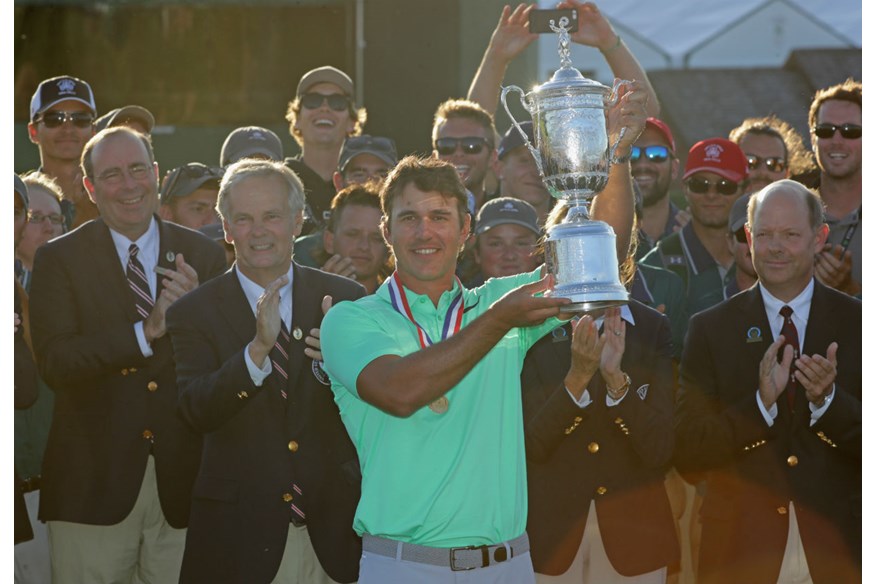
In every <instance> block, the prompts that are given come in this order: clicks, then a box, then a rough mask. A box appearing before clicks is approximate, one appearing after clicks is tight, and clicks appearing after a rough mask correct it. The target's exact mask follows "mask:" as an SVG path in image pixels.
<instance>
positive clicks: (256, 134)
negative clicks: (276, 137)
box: [249, 130, 268, 142]
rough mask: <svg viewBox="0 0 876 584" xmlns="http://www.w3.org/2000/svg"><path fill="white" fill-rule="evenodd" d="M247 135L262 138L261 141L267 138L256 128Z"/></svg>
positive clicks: (256, 138) (254, 138)
mask: <svg viewBox="0 0 876 584" xmlns="http://www.w3.org/2000/svg"><path fill="white" fill-rule="evenodd" d="M249 137H250V138H252V139H253V140H262V141H263V142H264V141H267V139H268V138H267V137H266V136H265V135H264V134H263V133H261V132H259V131H258V130H256V131H254V132H253V133H252V134H250V135H249Z"/></svg>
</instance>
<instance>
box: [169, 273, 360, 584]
mask: <svg viewBox="0 0 876 584" xmlns="http://www.w3.org/2000/svg"><path fill="white" fill-rule="evenodd" d="M292 288H293V291H292V303H293V305H292V326H291V327H290V329H291V331H292V332H293V335H292V340H291V346H290V349H289V357H290V364H289V379H288V382H287V384H286V388H285V389H286V392H287V394H288V400H284V399H283V397H282V396H281V395H280V389H281V387H280V384H279V382H278V381H277V379H276V376H273V375H269V376H268V378H267V379H265V382H264V383H263V384H262V386H261V387H256V386H255V385H254V384H253V381H252V378H251V377H250V376H249V372H248V370H247V367H246V362H245V361H244V351H245V349H246V345H247V344H248V343H249V342H250V341H252V339H253V338H254V337H255V332H256V322H255V316H254V315H253V312H252V308H251V307H250V304H249V302H248V301H247V299H246V296H245V295H244V293H243V289H242V288H241V286H240V281H239V279H238V277H237V274H236V273H235V271H234V269H232V270H229V271H228V272H226V273H225V274H224V275H222V276H220V277H219V278H216V279H215V280H214V281H212V282H210V283H209V284H208V285H206V286H202V287H201V288H199V289H198V290H196V291H195V292H193V293H192V294H190V295H188V296H186V297H185V298H183V299H181V300H180V301H179V302H177V303H176V304H175V305H174V306H173V307H172V308H171V310H170V311H168V317H167V319H168V328H169V330H170V335H171V337H172V339H173V349H174V354H175V358H176V362H177V375H178V379H179V384H180V409H181V412H182V414H183V416H184V417H185V418H186V419H187V420H188V421H189V422H191V424H192V425H193V426H194V427H195V428H197V429H198V431H199V432H201V433H202V434H203V436H204V451H203V456H202V460H201V468H200V472H199V474H198V478H197V481H196V483H195V487H194V491H193V494H192V497H193V501H192V513H191V520H190V522H189V530H188V534H187V536H186V549H185V555H184V557H183V565H182V573H181V576H180V582H185V583H194V582H204V583H220V582H228V583H232V582H233V583H240V584H258V583H266V584H267V583H269V582H271V580H273V578H274V577H275V576H276V574H277V571H278V569H279V567H280V561H281V560H282V557H283V549H284V547H285V544H286V537H287V532H288V529H289V522H290V513H291V512H290V506H289V502H288V501H287V500H286V499H288V498H289V497H290V496H291V497H293V500H294V501H296V502H299V504H300V506H301V507H303V508H304V510H305V513H306V515H307V529H308V532H309V534H310V539H311V541H312V543H313V547H314V550H315V551H316V555H317V557H318V558H319V561H320V563H321V564H322V566H323V568H324V569H325V571H326V572H327V573H328V574H329V576H331V577H332V579H334V580H336V581H338V582H351V581H353V580H356V578H357V577H358V571H359V558H360V556H361V553H362V549H361V540H360V539H359V537H358V536H357V535H356V533H355V532H354V531H353V515H354V514H355V510H356V505H357V504H358V502H359V493H360V481H361V474H360V472H359V461H358V458H357V457H356V450H355V448H354V447H353V444H352V442H351V441H350V438H349V436H348V435H347V432H346V430H345V428H344V426H343V424H342V422H341V418H340V414H339V413H338V409H337V406H336V405H335V403H334V399H333V396H332V392H331V388H330V387H329V386H328V384H327V383H328V377H327V376H326V375H325V373H323V372H322V370H321V369H319V368H318V365H317V364H316V363H315V362H314V361H313V360H312V359H310V358H309V357H307V356H306V355H305V354H304V348H305V346H306V345H305V337H306V336H307V335H308V334H309V332H310V329H312V328H318V327H319V326H320V323H321V322H322V317H323V314H322V308H321V303H322V299H323V297H324V296H325V295H326V294H328V295H331V296H332V298H333V300H334V302H340V301H342V300H355V299H357V298H359V297H361V296H363V295H364V292H365V291H364V288H362V286H360V285H359V284H357V283H355V282H354V281H352V280H349V279H347V278H342V277H340V276H335V275H332V274H327V273H324V272H321V271H319V270H315V269H312V268H306V267H302V266H299V265H298V264H294V273H293V283H292ZM296 330H300V331H301V333H302V334H301V335H300V338H296V337H298V336H299V335H297V334H294V331H296ZM293 482H294V483H295V484H296V485H297V486H299V487H300V489H301V491H302V494H301V495H299V494H298V493H296V492H295V491H294V490H293V489H292V483H293ZM302 501H303V503H301V502H302Z"/></svg>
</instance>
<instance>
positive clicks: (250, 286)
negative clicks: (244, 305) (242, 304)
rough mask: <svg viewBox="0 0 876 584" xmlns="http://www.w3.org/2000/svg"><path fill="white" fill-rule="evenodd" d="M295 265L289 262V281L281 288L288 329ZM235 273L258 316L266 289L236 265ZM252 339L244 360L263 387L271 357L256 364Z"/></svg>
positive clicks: (290, 323) (248, 344)
mask: <svg viewBox="0 0 876 584" xmlns="http://www.w3.org/2000/svg"><path fill="white" fill-rule="evenodd" d="M293 271H294V270H293V266H292V264H291V263H290V264H289V271H288V272H287V273H286V275H287V276H288V277H289V282H288V283H287V284H286V285H285V286H283V287H282V288H280V320H282V321H283V323H284V324H285V325H286V330H288V331H289V332H290V333H291V331H292V273H293ZM234 273H235V274H237V279H238V280H239V281H240V287H241V288H243V294H244V296H246V300H247V302H249V307H250V308H251V309H252V314H253V316H256V314H257V313H256V307H257V306H258V302H259V298H261V296H262V294H264V293H265V289H264V288H262V287H261V286H259V285H258V284H256V283H255V282H253V281H252V280H250V279H249V278H247V277H246V276H244V275H243V273H241V271H240V270H239V269H238V268H237V266H235V267H234ZM251 344H252V341H250V342H249V343H247V345H246V349H244V351H243V355H244V361H246V369H247V371H249V376H250V378H251V379H252V382H253V383H254V384H255V386H256V387H261V386H262V383H264V382H265V378H266V377H267V376H268V375H270V374H271V370H272V367H271V359H270V358H266V359H265V362H264V363H263V364H262V366H259V365H256V363H254V362H253V360H252V358H250V356H249V346H250V345H251Z"/></svg>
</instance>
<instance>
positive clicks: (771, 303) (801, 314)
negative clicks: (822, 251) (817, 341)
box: [758, 279, 815, 328]
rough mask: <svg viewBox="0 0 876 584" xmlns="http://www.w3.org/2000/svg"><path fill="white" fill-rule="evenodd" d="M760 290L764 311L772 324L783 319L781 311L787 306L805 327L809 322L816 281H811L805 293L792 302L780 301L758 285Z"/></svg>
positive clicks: (804, 289)
mask: <svg viewBox="0 0 876 584" xmlns="http://www.w3.org/2000/svg"><path fill="white" fill-rule="evenodd" d="M758 288H760V294H761V297H762V298H763V306H764V309H766V313H767V317H768V318H769V319H770V322H774V321H775V320H776V318H782V316H781V315H780V314H779V311H780V310H781V309H782V307H783V306H785V305H787V306H790V307H791V310H793V311H794V317H795V318H796V319H799V320H800V322H801V323H803V324H804V325H805V324H806V323H807V322H808V321H809V308H810V306H811V305H812V293H813V292H814V290H815V280H814V279H813V280H809V284H807V285H806V287H805V288H803V291H802V292H800V294H798V295H797V296H796V297H795V298H793V299H792V300H791V301H790V302H783V301H781V300H779V299H778V298H776V297H775V296H773V295H772V294H770V293H769V291H768V290H767V289H766V288H765V287H764V286H763V285H762V284H758ZM804 328H805V327H804Z"/></svg>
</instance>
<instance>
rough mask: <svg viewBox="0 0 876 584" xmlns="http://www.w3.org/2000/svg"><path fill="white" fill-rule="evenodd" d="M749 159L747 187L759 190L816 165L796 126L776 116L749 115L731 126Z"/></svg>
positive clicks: (731, 133)
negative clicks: (750, 116) (753, 116)
mask: <svg viewBox="0 0 876 584" xmlns="http://www.w3.org/2000/svg"><path fill="white" fill-rule="evenodd" d="M729 138H730V141H731V142H736V143H737V144H739V147H740V148H742V152H744V153H745V157H746V158H747V159H748V190H749V192H752V193H753V192H756V191H759V190H760V189H762V188H764V187H765V186H767V185H768V184H770V183H773V182H775V181H777V180H782V179H783V178H792V177H798V176H803V175H806V174H807V173H810V172H812V171H813V170H814V168H815V162H813V158H812V153H811V152H809V150H807V149H806V147H805V146H804V145H803V138H802V137H801V136H800V134H798V133H797V130H795V129H794V127H793V126H792V125H791V124H789V123H788V122H786V121H785V120H782V119H780V118H777V117H776V116H773V115H770V116H766V117H764V118H746V119H744V120H743V121H742V123H741V124H739V125H738V126H736V127H735V128H733V129H732V130H730V135H729Z"/></svg>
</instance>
